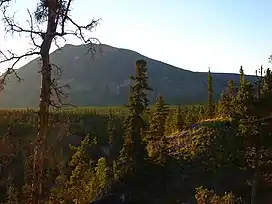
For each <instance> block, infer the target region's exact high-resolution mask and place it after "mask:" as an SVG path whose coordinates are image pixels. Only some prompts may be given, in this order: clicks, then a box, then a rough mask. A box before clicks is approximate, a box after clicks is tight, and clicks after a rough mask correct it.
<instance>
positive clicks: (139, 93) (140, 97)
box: [120, 60, 152, 171]
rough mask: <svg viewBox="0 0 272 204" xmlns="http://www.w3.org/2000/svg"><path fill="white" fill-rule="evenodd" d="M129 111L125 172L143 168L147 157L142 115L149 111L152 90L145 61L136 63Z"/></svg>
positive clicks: (124, 161) (125, 147)
mask: <svg viewBox="0 0 272 204" xmlns="http://www.w3.org/2000/svg"><path fill="white" fill-rule="evenodd" d="M130 79H131V80H132V85H130V94H129V104H128V105H126V107H127V108H128V110H129V114H128V117H127V119H126V121H125V134H124V145H123V148H122V150H121V157H120V161H121V162H122V163H124V164H125V169H124V170H125V171H126V170H132V169H134V170H135V169H136V168H141V167H142V165H143V164H144V160H145V159H146V157H147V152H146V145H145V144H144V143H143V140H142V133H143V131H144V129H145V127H146V124H145V122H144V120H143V118H142V114H143V113H144V112H145V111H146V110H148V102H149V100H148V98H147V92H148V91H151V90H152V88H151V87H150V86H149V84H148V75H147V63H146V61H145V60H138V61H137V62H136V74H135V76H131V77H130Z"/></svg>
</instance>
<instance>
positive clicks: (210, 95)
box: [208, 68, 215, 117]
mask: <svg viewBox="0 0 272 204" xmlns="http://www.w3.org/2000/svg"><path fill="white" fill-rule="evenodd" d="M214 108H215V107H214V102H213V87H212V75H211V71H210V68H209V72H208V116H209V117H212V116H214V112H215V110H214Z"/></svg>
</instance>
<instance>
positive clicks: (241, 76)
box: [239, 66, 245, 87]
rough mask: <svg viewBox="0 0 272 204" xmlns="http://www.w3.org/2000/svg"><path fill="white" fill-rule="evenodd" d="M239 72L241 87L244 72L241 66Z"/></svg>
mask: <svg viewBox="0 0 272 204" xmlns="http://www.w3.org/2000/svg"><path fill="white" fill-rule="evenodd" d="M239 72H240V87H241V85H242V84H243V83H244V81H245V74H244V70H243V66H241V67H240V71H239Z"/></svg>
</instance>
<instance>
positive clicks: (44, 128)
mask: <svg viewBox="0 0 272 204" xmlns="http://www.w3.org/2000/svg"><path fill="white" fill-rule="evenodd" d="M53 1H55V0H51V3H52V2H53ZM55 19H56V10H54V9H53V7H50V6H49V7H48V24H47V30H46V34H45V36H44V38H43V43H42V45H41V57H42V69H41V93H40V104H39V116H38V119H39V123H38V135H37V144H36V147H35V152H34V161H33V181H32V204H40V203H42V196H43V170H44V154H45V150H46V137H47V132H48V121H49V107H50V96H51V73H52V68H51V64H50V58H49V51H50V47H51V44H52V40H53V37H52V36H53V35H52V33H55V32H56V27H57V25H56V21H55Z"/></svg>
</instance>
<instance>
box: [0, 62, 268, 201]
mask: <svg viewBox="0 0 272 204" xmlns="http://www.w3.org/2000/svg"><path fill="white" fill-rule="evenodd" d="M262 72H263V70H261V73H262ZM240 76H241V77H240V84H239V86H237V85H235V84H234V83H233V81H230V82H229V83H228V85H227V88H226V90H224V91H223V93H222V97H221V99H220V100H219V101H218V102H216V101H214V100H213V86H212V76H211V73H210V71H209V72H208V87H207V98H208V100H207V101H208V102H207V106H197V105H195V106H190V107H181V106H177V107H169V106H167V104H165V102H164V99H163V96H161V95H159V96H158V98H157V102H156V105H155V107H154V108H152V109H150V108H149V106H148V105H149V101H148V94H149V93H150V92H151V91H152V87H150V86H149V84H148V75H147V64H146V62H145V61H144V60H138V61H137V62H136V73H135V76H133V77H131V80H132V84H131V86H130V95H129V102H128V104H127V105H126V107H125V110H124V111H120V110H115V109H112V110H109V111H108V113H103V114H102V113H99V112H97V111H95V110H93V111H86V112H85V114H83V113H82V112H80V113H79V112H78V113H77V112H71V111H63V112H54V113H53V112H52V113H51V116H50V121H51V122H50V131H49V137H48V141H47V151H46V152H47V154H46V158H45V161H44V163H45V168H44V177H43V194H42V197H41V198H39V199H40V200H42V201H43V202H45V203H90V202H92V201H94V200H97V199H100V198H102V197H103V196H104V195H107V194H110V193H115V194H116V195H118V196H119V195H121V194H122V193H123V194H124V195H125V196H124V198H125V202H127V203H179V202H185V201H186V202H187V201H190V202H195V203H198V204H204V203H213V204H215V203H242V202H244V203H250V202H251V203H252V204H253V203H264V202H265V201H263V200H261V199H265V198H264V197H265V196H266V195H268V194H267V193H266V190H268V189H269V184H270V183H269V182H270V180H269V179H270V175H271V169H270V167H271V166H270V163H269V162H270V159H271V139H270V138H271V135H270V134H271V133H270V132H271V130H270V127H271V122H272V121H271V120H270V114H271V112H272V110H270V109H271V107H269V103H270V97H271V96H272V94H271V91H272V78H271V72H270V70H269V69H268V70H267V71H266V75H265V76H264V77H263V76H259V77H256V79H257V80H256V83H250V82H248V81H246V80H245V79H244V74H243V69H242V67H241V70H240ZM0 114H1V115H2V117H1V123H0V125H1V126H2V127H1V130H2V133H1V134H2V135H3V136H2V144H1V153H0V158H1V175H0V176H1V184H0V185H1V189H0V190H1V202H3V203H28V202H30V199H31V198H30V196H29V195H30V194H31V184H32V182H33V181H32V162H33V157H31V156H32V155H33V148H34V147H33V144H32V143H31V142H33V141H34V135H35V134H36V131H37V130H36V129H35V127H36V124H35V121H36V120H35V118H36V117H37V115H36V112H35V111H27V112H21V113H19V112H8V111H7V112H5V111H1V113H0ZM30 118H32V119H30ZM33 118H34V119H33ZM3 130H5V131H3ZM201 186H204V187H201ZM206 188H207V189H206ZM212 189H213V190H212ZM270 189H271V188H270ZM225 192H229V193H226V194H225ZM120 199H121V196H120Z"/></svg>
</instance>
